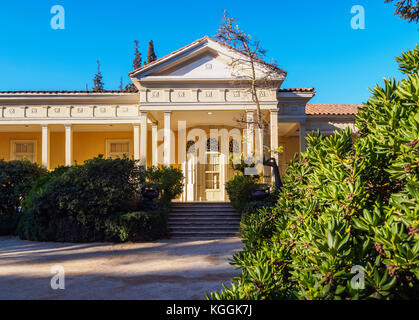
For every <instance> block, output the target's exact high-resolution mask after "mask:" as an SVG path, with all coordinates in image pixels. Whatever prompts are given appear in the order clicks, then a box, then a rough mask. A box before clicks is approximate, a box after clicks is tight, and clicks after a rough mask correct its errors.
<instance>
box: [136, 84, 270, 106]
mask: <svg viewBox="0 0 419 320" xmlns="http://www.w3.org/2000/svg"><path fill="white" fill-rule="evenodd" d="M258 98H259V100H260V101H263V102H265V101H266V102H276V101H277V100H276V90H275V89H264V90H260V91H258ZM251 101H252V95H251V93H250V91H249V90H248V89H244V88H237V89H231V88H230V89H227V88H225V89H217V88H202V89H190V88H181V89H180V88H176V89H160V88H149V89H145V90H141V91H140V103H160V102H161V103H170V102H174V103H176V102H186V103H193V102H205V103H208V102H214V103H219V102H251Z"/></svg>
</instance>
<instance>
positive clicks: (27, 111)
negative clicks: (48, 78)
mask: <svg viewBox="0 0 419 320" xmlns="http://www.w3.org/2000/svg"><path fill="white" fill-rule="evenodd" d="M237 54H238V53H237V52H236V51H234V50H232V49H230V48H228V47H226V46H225V45H222V44H220V43H218V42H217V41H216V40H213V39H211V38H209V37H204V38H202V39H199V40H197V41H195V42H193V43H191V44H189V45H187V46H185V47H183V48H181V49H179V50H177V51H175V52H173V53H171V54H169V55H167V56H165V57H163V58H161V59H158V60H156V61H154V62H153V63H150V64H148V65H146V66H144V67H141V68H140V69H137V70H135V71H133V72H131V73H130V78H131V80H132V81H133V83H134V84H135V86H136V87H137V89H138V92H134V93H129V92H120V91H105V92H89V91H9V92H0V159H5V160H7V161H8V160H15V159H17V160H19V159H23V158H26V159H29V160H31V161H34V162H37V163H39V164H42V165H43V166H45V167H47V168H48V169H54V168H56V167H58V166H62V165H72V164H75V163H79V164H80V163H83V162H84V161H85V160H87V159H90V158H93V157H96V156H98V155H99V154H102V155H104V156H105V157H122V156H124V155H125V156H128V157H130V158H133V159H135V160H138V161H139V162H140V163H141V165H144V166H158V165H175V166H178V167H179V168H181V169H182V171H183V173H184V175H185V181H184V183H185V188H184V194H183V195H182V199H181V200H182V201H225V200H227V195H226V192H225V183H226V181H228V179H229V178H230V177H231V176H232V175H233V174H234V172H233V171H232V169H231V167H230V166H229V157H230V156H231V155H232V154H233V155H237V154H246V155H253V156H255V154H256V153H257V152H256V151H257V150H259V151H261V153H262V154H263V155H265V156H272V157H274V158H275V159H276V161H277V163H278V165H279V167H280V170H281V172H282V173H283V172H284V171H285V168H286V162H287V161H289V160H290V159H291V158H293V157H294V155H295V153H298V152H300V151H302V150H304V149H305V135H306V132H310V131H312V130H317V129H319V130H321V131H322V132H323V133H325V134H331V133H333V131H334V130H339V129H341V128H344V127H348V126H350V127H352V128H354V114H355V113H356V109H357V106H345V105H326V104H323V105H313V104H308V102H309V101H310V99H311V98H312V97H313V96H314V95H315V91H314V89H313V88H296V89H284V88H282V87H281V86H282V83H283V81H284V80H285V77H286V72H285V71H283V70H281V69H278V70H277V74H276V78H275V79H274V80H275V81H274V86H273V87H269V88H261V89H260V90H258V100H259V105H260V113H261V116H262V119H263V122H264V124H265V125H264V128H263V130H255V125H254V119H255V116H256V114H257V105H256V104H255V102H254V99H252V97H251V96H250V95H249V91H248V90H247V88H246V87H244V86H243V83H242V81H238V80H237V79H238V78H237V76H233V73H234V72H233V71H234V70H232V67H231V65H230V64H229V63H228V61H229V59H232V56H234V55H237ZM260 68H261V69H262V68H263V66H261V67H260ZM243 119H245V120H244V121H243ZM280 146H282V147H283V149H284V152H283V153H282V154H277V153H276V152H274V151H273V150H276V149H277V148H278V147H280ZM269 153H271V154H270V155H269ZM267 154H268V155H267ZM263 175H264V176H265V178H266V179H268V180H269V179H270V175H271V173H270V169H268V168H263Z"/></svg>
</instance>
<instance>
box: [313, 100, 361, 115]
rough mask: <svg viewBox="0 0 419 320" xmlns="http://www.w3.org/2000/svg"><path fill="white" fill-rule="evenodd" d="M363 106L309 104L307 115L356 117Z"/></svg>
mask: <svg viewBox="0 0 419 320" xmlns="http://www.w3.org/2000/svg"><path fill="white" fill-rule="evenodd" d="M360 107H362V104H331V103H318V104H307V105H306V114H308V115H355V114H357V113H358V108H360Z"/></svg>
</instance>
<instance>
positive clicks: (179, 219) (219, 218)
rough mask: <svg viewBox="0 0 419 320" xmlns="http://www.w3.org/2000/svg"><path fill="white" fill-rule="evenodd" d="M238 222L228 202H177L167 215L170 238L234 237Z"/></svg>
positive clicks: (238, 218) (238, 225) (236, 214)
mask: <svg viewBox="0 0 419 320" xmlns="http://www.w3.org/2000/svg"><path fill="white" fill-rule="evenodd" d="M240 220H241V217H240V213H238V212H237V211H236V210H234V209H233V208H232V207H231V205H230V203H228V202H177V203H173V204H172V211H171V213H170V214H169V231H170V236H171V237H172V238H212V239H214V238H225V237H235V236H237V235H238V232H239V227H240Z"/></svg>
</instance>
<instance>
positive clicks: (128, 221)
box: [17, 157, 183, 242]
mask: <svg viewBox="0 0 419 320" xmlns="http://www.w3.org/2000/svg"><path fill="white" fill-rule="evenodd" d="M146 175H147V180H148V182H151V181H153V183H154V184H155V185H156V186H157V187H158V188H159V189H160V190H162V196H161V199H158V200H157V201H155V202H154V205H153V206H150V208H152V209H150V210H153V211H150V212H144V211H141V212H137V209H138V207H139V204H140V203H139V191H140V189H141V186H143V185H144V182H145V178H146ZM182 178H183V176H182V173H181V171H180V170H178V169H175V168H172V167H163V168H161V169H156V168H153V169H148V170H147V171H144V170H143V169H142V168H141V167H139V166H138V165H137V164H136V162H135V161H133V160H129V159H126V158H125V159H103V158H102V157H98V158H94V159H91V160H88V161H86V162H85V163H84V165H76V166H72V167H59V168H57V169H56V170H54V171H52V172H50V173H48V174H47V175H46V176H44V177H42V178H40V179H38V180H37V181H36V182H35V183H34V185H33V188H32V190H31V191H30V193H29V195H28V197H27V199H26V200H25V201H24V204H23V212H24V214H23V217H22V219H21V221H20V223H19V225H18V230H17V231H18V235H19V236H20V237H21V238H22V239H28V240H37V241H64V242H91V241H148V240H155V239H158V238H161V237H164V236H166V235H167V211H168V209H169V205H170V201H171V200H172V199H173V198H174V197H176V196H178V195H179V194H180V193H181V192H182V187H183V185H182ZM127 212H128V213H127Z"/></svg>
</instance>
